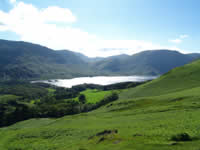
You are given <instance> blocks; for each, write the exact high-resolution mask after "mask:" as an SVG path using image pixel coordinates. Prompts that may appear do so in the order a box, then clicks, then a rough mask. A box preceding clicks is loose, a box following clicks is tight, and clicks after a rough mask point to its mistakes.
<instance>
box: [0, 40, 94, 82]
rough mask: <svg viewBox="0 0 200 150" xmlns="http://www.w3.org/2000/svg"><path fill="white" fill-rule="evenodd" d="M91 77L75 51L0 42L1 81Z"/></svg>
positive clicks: (24, 43) (22, 43) (84, 63)
mask: <svg viewBox="0 0 200 150" xmlns="http://www.w3.org/2000/svg"><path fill="white" fill-rule="evenodd" d="M90 74H92V72H91V71H90V69H89V67H88V64H87V63H86V62H85V61H83V60H82V59H80V57H78V56H77V55H76V53H74V52H71V51H67V50H65V51H54V50H52V49H49V48H47V47H44V46H41V45H37V44H32V43H27V42H13V41H6V40H0V79H13V78H14V79H34V78H40V79H41V78H70V77H74V76H76V77H77V76H84V75H90Z"/></svg>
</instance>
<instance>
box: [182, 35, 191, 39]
mask: <svg viewBox="0 0 200 150" xmlns="http://www.w3.org/2000/svg"><path fill="white" fill-rule="evenodd" d="M188 37H189V35H187V34H183V35H180V38H181V39H185V38H188Z"/></svg>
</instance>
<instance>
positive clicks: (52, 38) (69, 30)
mask: <svg viewBox="0 0 200 150" xmlns="http://www.w3.org/2000/svg"><path fill="white" fill-rule="evenodd" d="M10 2H11V3H12V4H13V9H11V10H10V11H9V12H3V11H1V10H0V21H1V23H0V31H11V32H14V33H16V34H17V35H19V36H20V40H23V41H28V42H33V43H38V44H41V45H45V46H48V47H50V48H53V49H70V50H73V51H77V52H81V53H84V54H85V55H87V56H91V57H95V56H103V57H106V56H111V55H119V54H122V53H125V54H134V53H137V52H140V51H143V50H151V49H173V50H179V49H178V48H176V47H168V46H161V45H158V44H154V43H152V42H147V41H139V40H103V39H100V38H99V37H97V36H95V35H93V34H90V33H88V32H85V31H83V30H81V29H79V28H73V27H70V23H73V22H76V20H77V18H76V17H75V16H74V14H73V13H72V12H71V10H69V9H67V8H60V7H57V6H51V7H47V8H43V9H38V8H37V7H35V6H33V5H32V4H26V3H24V2H16V1H15V0H10ZM59 23H61V24H62V25H59ZM180 38H181V39H183V38H186V35H181V36H180ZM179 40H180V39H179ZM176 42H178V41H176ZM176 42H175V43H176ZM179 42H180V41H179Z"/></svg>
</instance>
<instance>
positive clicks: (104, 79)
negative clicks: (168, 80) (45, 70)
mask: <svg viewBox="0 0 200 150" xmlns="http://www.w3.org/2000/svg"><path fill="white" fill-rule="evenodd" d="M155 78H157V77H155V76H96V77H79V78H73V79H56V80H41V81H33V82H32V83H36V82H42V83H48V84H52V85H56V86H59V87H67V88H71V87H72V86H75V85H79V84H84V83H88V84H99V85H109V84H114V83H121V82H128V81H131V82H143V81H147V80H152V79H155Z"/></svg>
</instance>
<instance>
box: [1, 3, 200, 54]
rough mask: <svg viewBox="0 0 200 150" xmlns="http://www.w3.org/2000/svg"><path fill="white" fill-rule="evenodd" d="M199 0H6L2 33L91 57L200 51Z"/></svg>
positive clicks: (2, 13)
mask: <svg viewBox="0 0 200 150" xmlns="http://www.w3.org/2000/svg"><path fill="white" fill-rule="evenodd" d="M199 6H200V1H199V0H0V39H6V40H16V41H26V42H32V43H36V44H40V45H44V46H47V47H49V48H52V49H54V50H61V49H68V50H72V51H75V52H80V53H83V54H85V55H87V56H89V57H107V56H112V55H119V54H129V55H131V54H135V53H138V52H141V51H143V50H156V49H169V50H178V51H180V52H182V53H193V52H200V45H199V44H198V43H199V41H200V36H199V35H200V30H199V27H200V11H199Z"/></svg>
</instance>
